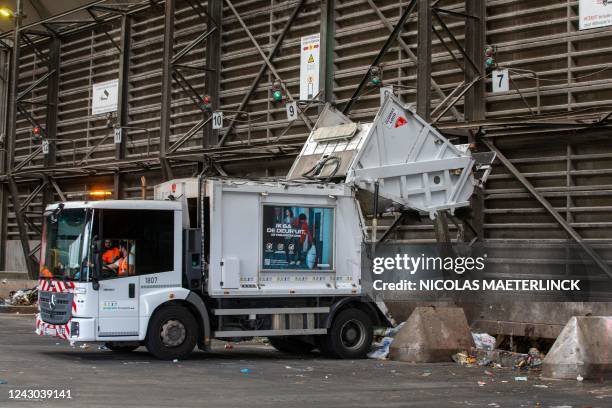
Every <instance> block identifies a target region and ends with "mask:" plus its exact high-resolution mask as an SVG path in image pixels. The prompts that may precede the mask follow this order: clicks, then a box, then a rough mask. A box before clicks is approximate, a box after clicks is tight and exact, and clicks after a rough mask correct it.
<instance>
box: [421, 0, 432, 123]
mask: <svg viewBox="0 0 612 408" xmlns="http://www.w3.org/2000/svg"><path fill="white" fill-rule="evenodd" d="M418 3H419V4H418V30H417V31H418V45H417V114H418V115H419V116H421V117H422V118H423V119H425V120H426V121H427V122H429V120H430V113H431V27H432V24H431V6H430V5H429V0H418Z"/></svg>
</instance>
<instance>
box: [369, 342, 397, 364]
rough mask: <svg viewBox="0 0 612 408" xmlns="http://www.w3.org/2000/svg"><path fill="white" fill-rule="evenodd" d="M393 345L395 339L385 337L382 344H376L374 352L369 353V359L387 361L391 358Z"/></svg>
mask: <svg viewBox="0 0 612 408" xmlns="http://www.w3.org/2000/svg"><path fill="white" fill-rule="evenodd" d="M391 343H393V337H384V338H383V339H382V340H381V341H380V342H377V343H374V344H373V347H374V350H372V351H370V352H369V353H368V358H374V359H377V360H385V359H386V358H387V357H388V356H389V347H391Z"/></svg>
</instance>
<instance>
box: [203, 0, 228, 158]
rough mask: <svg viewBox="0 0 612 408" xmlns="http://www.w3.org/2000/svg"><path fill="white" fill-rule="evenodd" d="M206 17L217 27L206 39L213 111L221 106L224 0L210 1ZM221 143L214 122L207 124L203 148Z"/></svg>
mask: <svg viewBox="0 0 612 408" xmlns="http://www.w3.org/2000/svg"><path fill="white" fill-rule="evenodd" d="M206 16H207V17H208V24H207V25H208V26H209V27H210V23H212V24H214V25H215V30H214V31H213V32H212V34H211V35H210V36H208V38H207V39H206V74H205V76H204V92H205V93H206V95H208V96H209V97H210V101H211V104H212V106H213V109H217V108H218V107H219V106H221V100H220V98H219V93H220V90H221V81H220V78H221V75H220V73H221V21H222V20H223V0H208V5H207V10H206ZM218 142H219V132H218V131H217V130H213V128H212V120H211V121H208V122H207V123H206V126H205V127H204V134H203V135H202V147H208V146H210V145H216V144H217V143H218Z"/></svg>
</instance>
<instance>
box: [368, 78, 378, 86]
mask: <svg viewBox="0 0 612 408" xmlns="http://www.w3.org/2000/svg"><path fill="white" fill-rule="evenodd" d="M370 82H371V83H372V85H374V86H378V85H380V78H379V77H373V78H372V80H371V81H370Z"/></svg>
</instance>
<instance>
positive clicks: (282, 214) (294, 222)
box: [261, 204, 334, 271]
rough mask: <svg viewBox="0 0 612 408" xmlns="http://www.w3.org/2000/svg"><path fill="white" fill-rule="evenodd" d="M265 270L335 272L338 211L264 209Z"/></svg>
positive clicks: (321, 208) (269, 207)
mask: <svg viewBox="0 0 612 408" xmlns="http://www.w3.org/2000/svg"><path fill="white" fill-rule="evenodd" d="M262 226H263V228H262V229H263V231H262V240H261V242H262V249H261V251H262V253H261V255H262V256H261V262H262V265H261V269H263V270H273V271H276V270H300V271H330V270H333V269H334V209H333V208H329V207H295V206H284V205H269V204H265V205H264V206H263V223H262Z"/></svg>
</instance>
